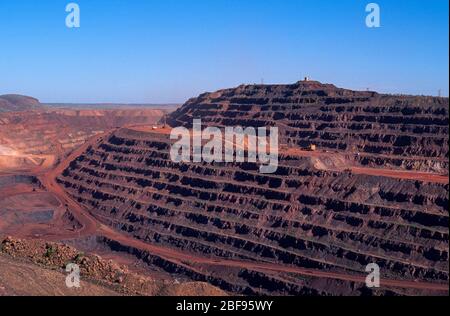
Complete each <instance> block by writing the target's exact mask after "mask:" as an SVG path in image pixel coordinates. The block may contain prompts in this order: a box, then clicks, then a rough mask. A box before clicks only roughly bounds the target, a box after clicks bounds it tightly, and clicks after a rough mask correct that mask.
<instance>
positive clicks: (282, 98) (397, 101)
mask: <svg viewBox="0 0 450 316" xmlns="http://www.w3.org/2000/svg"><path fill="white" fill-rule="evenodd" d="M448 117H449V102H448V98H436V97H416V96H390V95H380V94H378V93H375V92H358V91H351V90H346V89H341V88H336V87H335V86H333V85H330V84H321V83H319V82H316V81H301V82H298V83H296V84H292V85H247V86H240V87H238V88H234V89H226V90H220V91H217V92H214V93H205V94H202V95H200V96H199V97H197V98H193V99H191V100H189V101H188V102H187V103H186V104H184V105H183V106H182V107H181V108H179V109H178V110H177V111H175V112H174V113H173V114H172V115H171V116H170V117H169V120H168V122H169V123H170V124H171V125H172V126H180V125H182V126H189V125H190V124H192V119H193V118H201V119H202V123H203V124H205V125H212V126H236V125H241V126H275V125H276V126H278V128H279V129H280V143H285V144H289V145H293V146H300V147H307V146H309V145H311V144H314V145H316V146H317V147H318V148H320V149H326V150H339V151H345V152H352V153H359V156H358V158H357V159H358V160H359V162H360V163H361V164H362V165H370V166H381V167H384V168H385V167H392V168H404V169H413V170H424V171H429V170H435V171H438V172H440V171H446V170H448V150H449V147H448V140H449V139H448V122H449V121H448Z"/></svg>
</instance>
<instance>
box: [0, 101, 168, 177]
mask: <svg viewBox="0 0 450 316" xmlns="http://www.w3.org/2000/svg"><path fill="white" fill-rule="evenodd" d="M0 102H1V99H0ZM164 113H165V111H164V110H158V109H114V110H107V109H101V110H71V109H47V108H45V109H44V108H43V109H35V110H28V111H25V110H23V108H22V111H20V112H17V111H14V112H7V113H1V115H0V172H1V171H11V170H23V169H31V168H33V167H39V166H43V167H50V166H52V165H53V164H54V163H55V162H56V161H57V160H58V159H59V158H61V157H62V156H63V155H64V154H66V153H67V152H70V151H71V150H73V149H75V148H77V147H78V146H80V145H81V144H83V143H84V142H85V141H86V140H87V139H89V138H90V137H92V136H94V135H97V134H101V133H104V132H106V131H109V130H111V129H114V128H117V127H119V126H126V125H134V124H148V125H150V126H151V125H152V124H155V123H156V122H158V120H160V119H161V117H162V116H163V115H164Z"/></svg>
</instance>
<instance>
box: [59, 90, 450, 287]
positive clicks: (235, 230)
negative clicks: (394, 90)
mask: <svg viewBox="0 0 450 316" xmlns="http://www.w3.org/2000/svg"><path fill="white" fill-rule="evenodd" d="M193 118H201V119H202V121H203V123H204V124H205V125H211V126H235V125H242V126H265V125H266V124H271V125H277V126H279V128H280V142H281V144H282V146H285V147H286V150H282V151H281V152H280V162H279V167H278V170H277V172H276V173H275V174H271V175H262V174H260V173H259V172H258V169H259V166H258V165H257V164H255V163H221V164H219V163H188V162H186V163H174V162H172V161H171V159H170V155H169V150H170V145H171V141H170V140H169V137H168V135H166V134H162V133H158V132H157V131H149V132H144V131H142V130H136V129H132V128H125V129H121V130H118V131H116V132H114V133H112V134H111V135H110V136H109V137H107V138H105V140H104V141H103V142H101V143H99V144H97V145H95V146H92V147H90V148H89V149H88V150H87V151H86V152H85V153H84V154H83V155H81V156H79V157H78V158H77V159H76V160H75V161H73V162H72V164H71V165H70V167H69V168H67V169H66V170H65V171H64V172H63V174H61V176H60V177H59V178H58V181H59V183H60V184H61V185H62V186H63V187H64V188H65V190H66V191H67V192H68V193H69V194H70V195H71V196H72V197H73V198H74V199H75V200H76V201H78V202H79V203H81V204H83V205H84V206H86V207H87V208H89V209H90V210H92V213H93V214H94V215H95V216H96V217H97V218H98V219H100V220H101V221H102V222H103V223H105V224H108V225H110V226H111V227H113V228H115V229H116V230H119V231H121V232H123V233H125V234H129V235H130V236H132V237H134V238H136V239H139V240H141V241H144V242H146V243H149V244H157V245H160V246H162V247H167V248H169V249H176V250H180V251H182V252H183V253H190V254H192V255H193V256H197V257H203V258H210V259H211V258H212V259H213V260H232V261H234V262H236V261H239V262H247V263H248V268H245V269H244V268H239V269H237V270H236V269H234V270H233V269H230V270H227V271H229V273H228V274H227V273H216V274H214V269H213V268H210V270H208V267H206V268H204V269H203V270H201V271H195V272H193V271H192V270H191V271H190V270H187V268H186V267H185V266H183V267H181V266H180V265H178V266H177V265H176V264H173V263H172V264H171V263H170V262H164V263H163V261H162V259H161V258H159V259H158V258H156V259H152V260H149V263H150V264H154V265H158V264H159V265H160V266H161V267H164V268H165V269H169V270H170V271H172V272H173V273H180V274H184V275H187V276H189V277H191V278H194V279H197V280H206V281H208V282H211V283H213V284H215V285H218V286H221V287H222V288H224V289H226V290H228V291H234V292H239V293H245V294H255V293H263V294H289V295H296V294H308V295H317V294H332V295H336V294H353V295H357V294H367V293H368V292H369V293H370V292H371V293H372V294H388V293H389V294H416V293H417V292H414V293H412V292H408V290H406V289H405V288H403V286H402V284H400V283H399V284H398V286H397V287H395V286H393V287H390V288H386V287H385V288H383V289H381V290H379V291H371V290H369V289H367V288H365V287H364V286H363V284H360V283H357V282H356V283H355V282H353V281H350V279H348V280H346V279H345V278H340V279H339V278H337V279H338V280H336V279H333V277H330V278H324V277H321V276H320V274H318V275H315V274H314V272H312V273H309V269H310V270H312V271H322V272H323V271H326V272H329V273H332V274H333V273H335V274H336V275H340V276H343V275H346V276H351V275H361V273H363V274H364V273H365V272H364V271H365V267H366V265H367V264H369V263H377V264H378V265H379V266H380V268H381V273H382V275H383V277H384V278H387V279H393V280H402V281H411V282H412V283H414V281H417V282H419V283H420V282H428V283H434V284H445V283H447V282H448V242H449V235H448V233H449V229H448V209H447V208H448V194H449V186H448V183H441V182H440V183H435V182H433V181H423V180H414V179H403V178H396V177H391V176H384V175H370V174H364V172H362V173H354V172H351V171H350V170H348V168H347V165H348V166H359V167H375V166H376V167H377V168H381V167H380V166H382V167H383V168H397V169H405V170H407V169H409V170H412V171H414V172H415V171H425V170H426V171H429V170H440V171H446V172H448V161H447V157H448V127H447V124H448V99H443V98H428V97H394V96H384V95H379V94H376V93H374V92H354V91H349V90H343V89H338V88H336V87H334V86H332V85H322V84H319V83H317V82H300V83H297V84H294V85H286V86H241V87H238V88H236V89H228V90H221V91H218V92H216V93H211V94H204V95H201V96H199V97H198V98H195V99H191V100H189V101H188V102H187V103H186V104H185V105H184V106H182V107H181V108H180V109H179V110H177V111H176V112H174V113H173V114H172V115H171V116H170V117H169V120H168V121H169V123H170V124H171V125H172V126H180V125H181V126H186V127H189V126H190V124H191V123H192V119H193ZM311 144H315V145H317V146H318V148H319V149H320V152H316V153H315V154H314V155H310V156H308V155H306V156H302V155H296V154H294V152H293V151H291V150H290V149H292V148H294V149H295V148H302V147H306V146H308V145H311ZM325 149H326V150H327V151H333V152H334V151H337V152H336V153H332V154H330V153H329V152H325V151H324V150H325ZM322 155H323V156H322ZM336 157H337V158H336ZM119 248H120V247H119ZM126 251H130V252H133V251H135V250H129V249H128V250H126ZM141 255H142V254H141ZM150 255H151V254H147V256H150ZM254 263H264V264H271V265H272V266H273V267H275V268H274V269H275V270H277V269H278V271H277V272H275V271H274V269H272V270H271V272H269V271H268V270H265V271H264V270H263V269H257V268H256V266H252V264H254ZM224 265H225V266H226V263H224ZM292 267H294V268H301V269H308V271H306V272H305V274H306V275H307V276H305V275H302V276H301V277H299V276H298V275H292V274H291V273H290V271H291V270H289V269H290V268H292ZM202 271H203V272H202ZM205 271H207V272H205ZM218 275H219V276H220V277H218ZM213 276H217V277H216V278H214V277H213ZM428 290H429V289H427V288H426V287H425V288H422V289H421V291H422V292H421V293H430V291H428Z"/></svg>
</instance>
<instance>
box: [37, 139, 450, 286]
mask: <svg viewBox="0 0 450 316" xmlns="http://www.w3.org/2000/svg"><path fill="white" fill-rule="evenodd" d="M107 134H108V133H104V134H101V135H98V136H97V137H94V138H93V139H91V140H90V141H88V142H87V143H85V144H84V145H83V146H81V147H80V148H78V149H77V150H75V151H74V152H72V154H70V155H69V156H68V157H67V158H66V159H65V160H64V161H62V162H61V163H60V164H59V165H58V166H57V167H56V168H55V169H54V170H52V171H51V172H49V173H47V174H45V175H41V176H40V177H39V179H40V180H41V182H42V184H43V185H44V186H45V187H46V188H47V190H48V191H50V192H51V193H53V194H54V195H55V196H56V197H58V199H60V200H61V202H62V203H64V204H65V205H67V206H68V208H69V209H70V210H71V211H72V213H73V215H74V216H75V217H76V218H77V220H78V221H79V222H80V223H82V225H83V228H82V229H81V230H80V231H78V232H76V233H73V234H67V235H65V236H55V239H60V238H68V237H80V236H89V235H93V234H101V235H103V236H105V237H107V238H110V239H113V240H116V241H118V242H120V243H122V244H124V245H128V246H131V247H136V248H138V249H143V250H146V251H149V252H150V253H154V254H156V255H158V256H161V257H163V258H166V259H168V260H170V261H174V262H177V263H180V264H182V262H181V261H187V262H192V263H197V264H207V265H213V266H228V267H236V268H251V269H255V270H262V271H269V272H282V273H295V274H300V275H305V276H312V277H321V278H331V279H339V280H346V281H353V282H359V283H362V282H365V276H364V275H361V276H357V275H349V274H339V273H333V272H326V271H317V270H310V269H302V268H297V267H289V266H281V265H277V264H270V263H254V262H245V261H234V260H216V259H208V258H205V257H198V256H194V255H190V254H186V253H184V252H180V251H176V250H172V249H168V248H164V247H159V246H155V245H149V244H146V243H143V242H140V241H138V240H136V239H133V238H131V237H128V236H125V235H122V234H120V233H118V232H116V231H114V230H112V229H110V228H109V227H106V226H104V225H102V224H101V223H99V222H98V221H97V220H96V219H95V218H94V217H93V216H92V215H91V214H89V212H88V211H86V210H85V209H83V207H81V206H80V205H79V204H78V203H76V202H75V201H73V200H72V199H71V198H70V197H69V196H68V195H67V193H66V192H65V191H64V190H63V189H62V188H61V187H60V186H59V185H58V184H57V182H56V177H57V175H59V174H60V173H61V172H62V171H63V170H64V169H65V168H67V167H68V166H69V164H70V162H71V161H73V160H74V159H75V158H76V157H77V156H79V155H80V154H82V153H83V152H84V151H85V150H86V149H87V148H88V147H89V146H90V145H92V144H94V143H96V142H98V141H99V140H100V139H101V138H102V137H104V136H105V135H107ZM304 154H305V155H308V156H313V155H314V156H316V155H318V154H319V153H317V152H304ZM354 172H355V173H363V174H369V175H380V176H381V175H383V176H384V175H386V176H392V177H399V178H401V179H416V180H422V179H423V176H424V175H423V174H418V173H414V172H409V173H408V172H400V171H392V170H374V169H369V168H355V169H354ZM439 177H441V176H437V175H434V176H432V177H431V178H430V179H431V180H432V181H442V179H441V178H439ZM69 235H71V236H69ZM56 237H57V238H56ZM381 283H382V285H384V286H389V287H400V288H413V289H426V290H435V291H448V285H447V284H433V283H422V282H413V281H404V280H389V279H382V281H381Z"/></svg>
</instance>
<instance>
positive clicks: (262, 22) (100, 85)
mask: <svg viewBox="0 0 450 316" xmlns="http://www.w3.org/2000/svg"><path fill="white" fill-rule="evenodd" d="M69 2H70V1H63V0H53V1H52V0H41V1H35V0H0V43H1V44H0V72H1V75H0V94H4V93H20V94H26V95H31V96H35V97H37V98H39V99H40V100H41V101H42V102H130V103H133V102H153V103H164V102H184V101H185V100H186V99H188V98H190V97H193V96H196V95H198V94H199V93H202V92H205V91H214V90H217V89H220V88H227V87H233V86H236V85H239V84H241V83H259V82H261V79H262V78H264V82H265V83H292V82H296V81H298V80H299V79H301V78H303V77H304V76H306V75H308V76H310V77H312V79H316V80H319V81H322V82H326V83H334V84H336V85H338V86H341V87H346V88H354V89H366V88H370V89H372V90H377V91H381V92H389V93H410V94H426V95H436V94H437V93H438V90H439V89H442V94H443V95H446V96H448V85H449V73H448V68H449V61H448V58H449V43H448V35H449V34H448V23H449V21H448V18H449V16H448V10H449V7H448V6H449V2H448V0H338V1H336V0H129V1H124V0H108V1H106V0H78V1H77V0H75V1H74V2H76V3H78V4H79V6H80V9H81V27H80V28H79V29H69V28H67V27H66V26H65V18H66V15H67V13H66V12H65V6H66V5H67V4H68V3H69ZM369 2H377V3H378V4H379V5H380V7H381V24H382V27H381V28H378V29H369V28H367V27H366V25H365V18H366V15H367V13H366V12H365V6H366V5H367V4H368V3H369Z"/></svg>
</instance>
